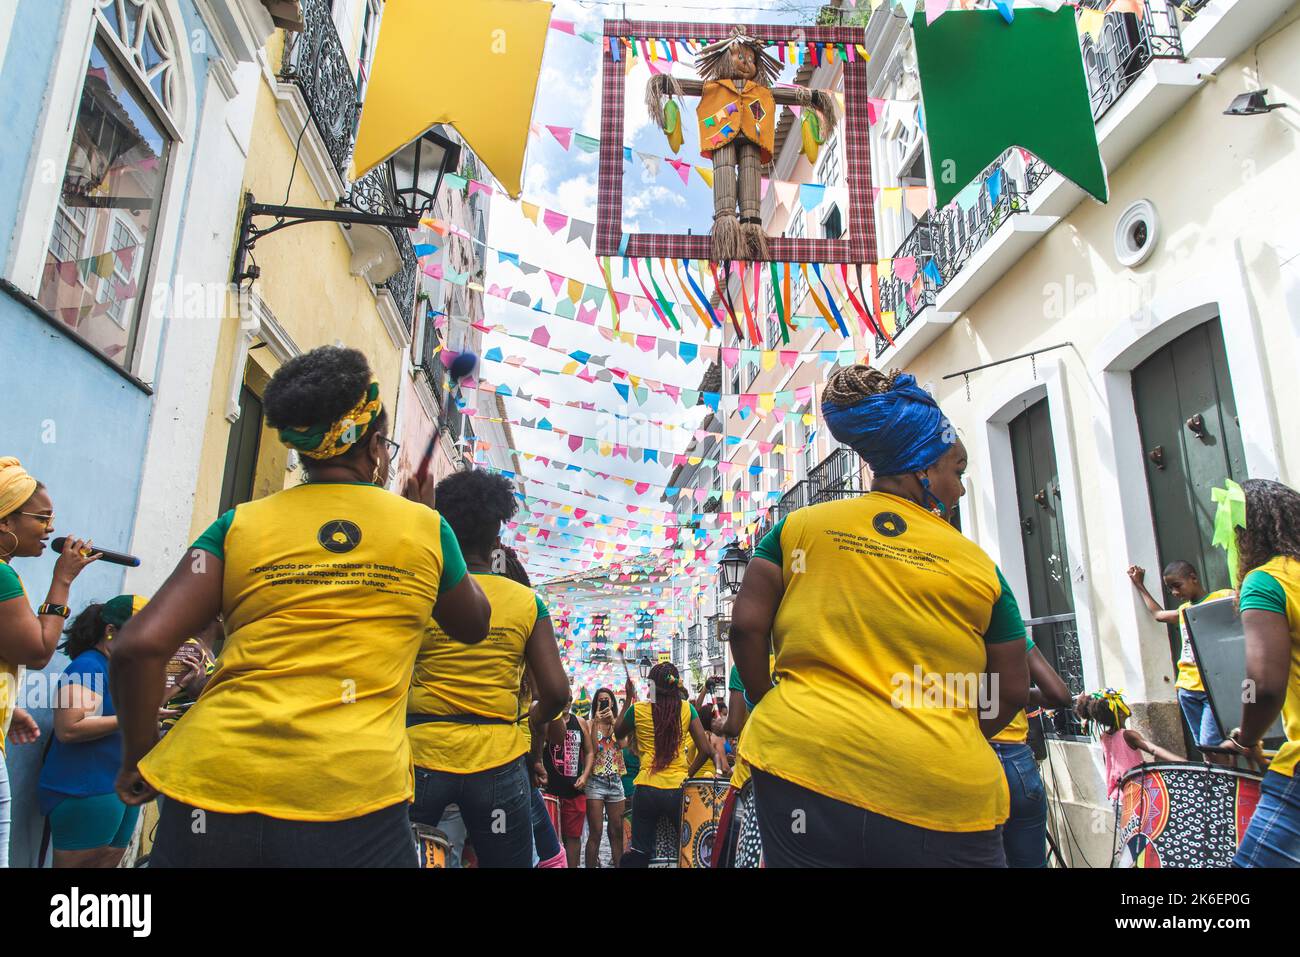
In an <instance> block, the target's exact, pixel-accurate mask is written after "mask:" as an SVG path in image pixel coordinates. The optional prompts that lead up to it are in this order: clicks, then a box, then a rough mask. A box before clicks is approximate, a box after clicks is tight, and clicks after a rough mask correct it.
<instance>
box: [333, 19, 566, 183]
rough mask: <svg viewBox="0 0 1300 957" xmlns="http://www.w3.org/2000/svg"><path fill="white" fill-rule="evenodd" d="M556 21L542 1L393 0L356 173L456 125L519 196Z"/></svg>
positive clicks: (372, 76)
mask: <svg viewBox="0 0 1300 957" xmlns="http://www.w3.org/2000/svg"><path fill="white" fill-rule="evenodd" d="M550 21H551V4H550V3H547V2H545V0H474V2H473V3H468V4H467V3H462V2H460V0H388V2H387V3H386V4H385V5H384V17H383V20H382V21H381V23H380V28H379V38H378V40H377V43H376V47H375V51H376V55H375V62H374V65H373V67H372V68H371V70H370V79H369V85H368V86H367V88H366V101H365V104H364V105H363V107H362V110H361V123H360V127H359V129H358V131H357V145H356V152H355V154H354V156H353V163H354V165H355V169H356V175H357V176H358V177H360V176H364V175H365V174H366V173H368V172H369V171H370V170H372V169H374V168H375V167H376V166H378V165H379V164H380V163H382V162H384V161H385V160H386V159H388V158H389V157H390V156H392V155H393V154H394V153H396V152H397V151H398V150H400V149H402V147H404V146H406V144H408V143H410V142H412V141H413V140H415V139H418V138H419V137H420V136H422V135H424V133H425V132H427V131H428V130H429V128H430V127H433V126H435V125H437V124H439V123H450V124H451V125H452V126H454V127H455V128H456V129H457V131H458V132H459V133H460V135H461V136H462V137H464V139H465V142H466V143H468V144H469V148H470V149H472V150H473V151H474V153H475V155H476V156H478V157H479V159H481V160H482V161H483V165H485V166H486V167H487V168H488V169H489V170H491V171H492V174H493V175H494V176H495V177H496V178H497V181H498V182H500V184H501V186H502V188H503V189H504V190H505V191H506V193H507V194H508V195H509V196H510V197H511V198H517V197H518V196H519V194H520V192H521V191H522V185H521V181H522V179H523V168H524V150H525V149H526V147H527V145H528V129H529V125H530V124H531V122H532V118H533V103H534V100H535V99H536V96H537V80H538V77H539V75H540V73H541V68H542V49H543V47H544V46H545V44H546V34H547V27H548V26H549V25H550Z"/></svg>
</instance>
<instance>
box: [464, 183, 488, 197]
mask: <svg viewBox="0 0 1300 957" xmlns="http://www.w3.org/2000/svg"><path fill="white" fill-rule="evenodd" d="M475 193H483V194H484V195H486V196H491V195H492V187H491V186H489V185H488V184H487V183H480V182H479V181H478V180H476V179H472V180H470V181H469V194H470V195H471V196H473V195H474V194H475Z"/></svg>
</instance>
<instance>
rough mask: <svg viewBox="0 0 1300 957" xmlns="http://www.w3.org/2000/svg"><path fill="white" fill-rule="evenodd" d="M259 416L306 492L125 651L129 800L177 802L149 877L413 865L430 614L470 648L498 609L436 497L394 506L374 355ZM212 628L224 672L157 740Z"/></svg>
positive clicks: (282, 495)
mask: <svg viewBox="0 0 1300 957" xmlns="http://www.w3.org/2000/svg"><path fill="white" fill-rule="evenodd" d="M264 408H265V410H266V418H267V421H268V423H270V425H271V426H272V427H273V428H276V429H279V436H280V440H281V441H282V442H283V443H284V444H285V445H287V446H289V447H290V448H291V449H295V450H297V451H298V452H299V453H300V454H302V456H303V462H304V469H305V471H306V473H307V480H306V482H305V483H304V484H302V485H299V486H296V487H294V488H289V489H286V490H284V491H282V492H277V493H275V494H274V495H270V496H268V497H266V498H262V499H256V500H254V501H251V502H246V503H244V504H242V505H239V506H236V507H235V508H234V509H232V510H231V511H229V512H227V513H226V514H225V515H223V516H222V517H221V518H220V519H218V520H217V521H216V522H215V523H214V524H213V525H212V526H211V527H210V528H209V529H208V530H207V531H206V532H204V533H203V535H202V536H200V537H199V539H198V541H197V542H195V543H194V546H193V548H192V549H191V550H190V552H189V554H188V555H186V556H185V557H184V558H183V559H182V560H181V561H180V563H179V564H178V565H177V567H176V569H175V571H173V572H172V574H171V576H170V577H169V578H168V579H167V581H166V582H165V583H164V584H163V586H162V588H161V589H160V590H159V591H158V594H157V595H155V596H154V598H153V600H152V601H150V602H149V604H148V605H147V606H146V607H145V608H144V609H143V610H142V611H141V612H140V613H138V614H137V615H135V616H134V617H133V618H132V619H131V621H130V622H129V623H128V625H127V626H126V628H124V629H123V631H122V634H121V636H120V637H119V638H118V639H116V642H115V648H114V656H113V667H112V670H111V675H110V680H111V688H112V694H113V700H114V702H115V703H116V706H117V709H118V717H119V722H120V726H121V728H122V736H123V747H122V770H121V772H120V773H119V774H118V779H117V792H118V795H119V796H120V797H121V798H122V800H123V801H125V802H126V803H127V804H142V803H143V802H145V801H147V800H150V799H151V798H153V797H154V796H155V795H156V794H157V793H159V792H161V793H163V794H165V795H167V798H168V800H167V801H165V802H163V806H162V813H161V815H160V818H159V823H158V832H157V837H156V839H155V843H154V848H153V854H152V856H151V858H150V864H151V866H154V867H167V866H197V867H221V866H228V867H257V866H263V867H275V866H305V867H341V866H355V867H365V866H377V867H389V866H391V867H415V866H416V865H417V859H416V853H415V844H414V841H413V839H412V836H411V827H410V822H409V820H408V818H407V810H406V805H407V803H408V802H409V801H410V800H411V797H412V794H413V791H414V788H413V778H414V775H413V768H412V763H411V749H410V744H409V742H408V741H407V737H406V721H405V716H406V697H407V692H408V690H409V689H410V684H411V673H412V669H413V668H414V666H415V657H416V653H417V652H418V651H419V648H420V642H421V640H422V639H423V637H424V628H425V624H426V623H427V622H428V620H429V615H430V614H431V613H432V615H433V618H434V620H435V621H437V622H438V624H439V625H440V626H441V627H442V628H443V629H444V630H445V631H446V632H447V633H448V634H449V635H451V636H452V638H453V639H454V640H456V641H459V642H464V643H466V644H474V643H477V642H480V641H482V640H483V639H484V638H486V637H487V634H488V624H489V620H490V617H491V608H490V606H489V604H488V601H487V598H486V597H485V596H484V595H483V591H482V589H480V588H479V586H478V583H477V582H476V581H475V579H474V578H473V576H471V575H467V574H466V573H465V560H464V558H463V557H462V556H461V552H460V546H459V545H457V544H456V538H455V536H454V535H453V534H452V533H451V529H450V527H448V525H447V523H446V522H445V521H444V520H443V519H442V517H441V516H440V515H439V514H438V513H437V512H436V511H434V510H433V507H432V506H433V487H432V486H433V483H432V481H425V482H424V483H422V484H421V483H417V482H415V481H412V482H410V483H408V488H407V495H408V496H410V497H411V498H413V499H416V500H408V499H407V498H402V497H400V496H397V495H394V494H392V493H391V492H387V491H385V490H384V486H385V485H386V484H387V482H388V477H389V469H390V468H391V461H392V452H391V448H392V442H391V441H390V440H389V439H388V436H387V427H388V417H387V415H386V414H385V412H384V410H383V405H382V403H381V402H380V399H379V384H378V383H377V382H375V381H373V379H372V378H371V373H370V369H369V366H368V364H367V363H366V359H365V356H363V355H362V354H361V353H360V352H358V351H356V350H355V349H344V348H337V347H333V346H325V347H322V348H319V349H313V350H312V351H311V352H309V353H307V354H306V355H302V356H297V357H295V358H293V359H291V360H289V361H288V362H286V363H285V364H284V366H282V367H281V368H280V370H279V371H278V372H277V373H276V374H275V375H274V376H273V377H272V379H271V382H270V383H269V384H268V385H267V388H266V394H265V398H264ZM218 613H221V615H222V618H223V620H224V622H225V627H226V633H227V635H228V638H227V640H226V644H225V647H224V648H223V649H222V652H221V658H220V661H219V663H218V667H217V671H216V673H215V674H214V675H213V676H212V678H211V680H210V681H209V682H208V684H207V687H205V688H204V689H203V694H202V695H200V696H199V699H198V701H197V702H196V703H195V705H194V707H193V708H191V709H190V710H189V713H188V714H187V715H186V716H185V720H184V721H182V722H180V723H179V724H177V725H176V727H175V728H174V729H172V730H171V731H170V732H168V734H167V736H166V737H165V738H163V739H162V740H161V741H159V739H158V702H159V697H160V694H161V690H162V688H163V685H164V682H165V666H166V664H167V662H168V660H169V659H170V658H171V657H172V655H173V654H174V653H175V652H176V649H177V648H179V647H180V645H181V643H182V642H184V641H185V639H187V638H189V637H190V636H191V635H193V634H195V633H196V632H198V631H199V630H200V629H202V628H203V627H205V626H206V625H207V624H208V623H209V622H211V621H212V619H213V618H214V617H215V616H216V615H217V614H218ZM199 819H202V820H203V822H204V827H203V828H202V829H199V828H196V827H194V824H193V822H194V821H195V820H199ZM196 832H198V833H196Z"/></svg>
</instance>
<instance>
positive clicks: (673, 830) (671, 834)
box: [650, 815, 679, 867]
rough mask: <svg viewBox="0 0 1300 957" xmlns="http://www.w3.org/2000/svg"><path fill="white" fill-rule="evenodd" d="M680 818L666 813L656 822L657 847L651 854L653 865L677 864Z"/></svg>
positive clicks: (667, 865) (651, 864)
mask: <svg viewBox="0 0 1300 957" xmlns="http://www.w3.org/2000/svg"><path fill="white" fill-rule="evenodd" d="M678 820H679V818H673V817H668V816H667V815H664V816H662V817H660V818H659V820H657V821H656V822H655V849H654V851H653V852H651V854H650V866H651V867H676V866H677V856H678V847H677V823H678Z"/></svg>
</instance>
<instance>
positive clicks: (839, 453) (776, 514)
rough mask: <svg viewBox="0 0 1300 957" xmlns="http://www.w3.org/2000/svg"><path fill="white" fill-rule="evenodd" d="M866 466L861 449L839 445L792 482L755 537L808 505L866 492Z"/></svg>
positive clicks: (759, 527) (755, 538)
mask: <svg viewBox="0 0 1300 957" xmlns="http://www.w3.org/2000/svg"><path fill="white" fill-rule="evenodd" d="M862 468H863V466H862V459H861V458H859V456H858V453H856V452H854V451H853V450H852V449H847V448H843V447H841V448H838V449H836V450H835V451H834V452H832V453H831V454H830V455H828V456H826V458H824V459H822V460H821V462H819V463H818V464H817V465H816V466H815V467H813V468H812V469H811V470H809V472H808V477H807V478H806V479H803V480H802V481H799V482H795V483H794V485H792V486H790V489H789V490H788V491H787V492H786V493H785V494H784V495H782V496H781V498H780V500H779V501H778V502H777V503H776V504H775V505H773V506H772V507H771V508H770V509H768V512H767V517H766V518H764V519H761V520H760V521H759V523H758V527H757V528H756V529H755V531H754V541H755V542H758V541H759V540H760V539H762V537H763V536H764V535H766V534H767V533H768V532H769V531H770V530H771V529H772V528H773V527H774V526H775V525H776V523H777V522H779V521H780V520H781V519H783V518H785V517H786V516H787V515H789V514H790V513H791V512H795V511H798V510H799V509H801V508H804V507H805V506H808V505H820V504H821V503H822V502H830V501H834V500H835V499H840V498H856V497H857V496H859V495H863V494H865V493H866V491H867V489H866V485H865V483H864V482H863V480H862Z"/></svg>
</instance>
